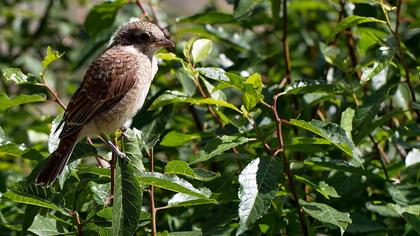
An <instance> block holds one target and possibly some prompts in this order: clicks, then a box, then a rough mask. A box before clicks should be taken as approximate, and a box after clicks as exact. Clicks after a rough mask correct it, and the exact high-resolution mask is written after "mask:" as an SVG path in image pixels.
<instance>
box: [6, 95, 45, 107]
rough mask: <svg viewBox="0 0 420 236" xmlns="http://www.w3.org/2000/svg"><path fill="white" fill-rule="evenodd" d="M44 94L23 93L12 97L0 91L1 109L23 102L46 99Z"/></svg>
mask: <svg viewBox="0 0 420 236" xmlns="http://www.w3.org/2000/svg"><path fill="white" fill-rule="evenodd" d="M45 98H46V96H45V95H44V94H32V95H27V94H21V95H17V96H15V97H14V98H12V99H10V98H9V97H8V96H7V95H6V94H5V93H0V111H4V110H6V109H8V108H11V107H14V106H19V105H22V104H27V103H33V102H42V101H45Z"/></svg>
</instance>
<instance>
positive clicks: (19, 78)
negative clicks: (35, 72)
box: [1, 68, 34, 84]
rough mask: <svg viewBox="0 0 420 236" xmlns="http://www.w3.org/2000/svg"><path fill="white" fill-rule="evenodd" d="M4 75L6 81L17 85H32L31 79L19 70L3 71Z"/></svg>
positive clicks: (9, 69)
mask: <svg viewBox="0 0 420 236" xmlns="http://www.w3.org/2000/svg"><path fill="white" fill-rule="evenodd" d="M1 71H2V75H3V77H4V78H5V79H6V81H12V82H13V83H15V84H24V83H32V82H34V81H33V80H31V77H29V76H27V75H25V74H24V73H23V72H22V71H21V70H20V69H19V68H5V69H2V70H1Z"/></svg>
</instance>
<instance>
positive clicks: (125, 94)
mask: <svg viewBox="0 0 420 236" xmlns="http://www.w3.org/2000/svg"><path fill="white" fill-rule="evenodd" d="M162 47H174V43H173V42H172V41H170V40H169V39H167V38H166V37H165V35H164V33H163V32H162V30H161V29H160V28H159V27H158V26H156V25H155V24H153V23H150V22H144V21H133V22H130V23H127V24H125V25H123V26H122V27H120V29H119V30H118V31H117V32H116V34H115V35H114V38H113V40H112V42H111V44H110V45H109V46H108V48H107V49H106V50H105V52H104V53H103V54H102V55H100V56H99V57H97V58H96V59H95V60H94V61H93V62H92V64H91V65H90V66H89V68H88V70H87V72H86V74H85V76H84V78H83V82H82V84H81V85H80V87H79V88H78V89H77V90H76V92H75V93H74V95H73V96H72V98H71V100H70V102H69V104H68V106H67V109H66V111H65V112H64V116H63V119H62V121H61V123H60V125H59V126H58V128H57V129H59V127H61V126H62V125H63V124H64V126H63V129H62V131H61V133H60V135H59V138H60V143H59V145H58V148H57V149H56V150H55V151H54V152H53V153H52V154H51V155H50V157H49V159H48V160H47V162H46V164H45V165H44V166H43V168H42V170H41V171H40V172H39V174H38V176H37V178H36V183H37V184H39V185H44V186H45V185H50V184H51V183H53V182H54V181H55V180H56V179H57V177H58V176H59V175H60V173H61V172H62V171H63V168H64V167H65V165H66V164H67V162H68V161H69V158H70V156H71V153H72V151H73V148H74V146H75V145H76V143H77V142H78V141H79V140H81V139H82V138H84V137H86V136H91V135H100V136H102V137H105V136H104V134H106V133H110V132H115V131H116V130H118V129H119V128H121V127H122V126H123V124H124V123H125V122H126V121H127V120H128V119H130V118H132V117H133V116H134V115H135V114H136V113H137V111H138V110H139V109H140V108H141V107H142V106H143V103H144V100H145V98H146V95H147V93H148V91H149V87H150V83H151V82H152V80H153V77H154V76H155V74H156V72H157V70H158V67H157V66H158V65H157V60H156V58H155V54H156V52H157V51H158V50H159V49H160V48H162ZM108 143H109V144H110V146H111V148H112V147H113V145H112V143H110V142H109V141H108ZM113 151H114V152H117V153H118V150H117V149H116V148H115V147H113ZM119 154H121V153H119Z"/></svg>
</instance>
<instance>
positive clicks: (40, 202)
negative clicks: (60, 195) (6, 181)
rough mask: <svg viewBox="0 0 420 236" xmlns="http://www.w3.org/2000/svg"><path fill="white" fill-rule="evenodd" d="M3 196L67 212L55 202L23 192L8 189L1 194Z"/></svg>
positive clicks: (19, 201)
mask: <svg viewBox="0 0 420 236" xmlns="http://www.w3.org/2000/svg"><path fill="white" fill-rule="evenodd" d="M3 197H5V198H8V199H10V200H12V201H14V202H18V203H24V204H28V205H33V206H40V207H44V208H48V209H52V210H56V211H59V212H61V213H64V214H67V213H66V212H65V211H64V210H63V209H61V208H60V207H59V206H57V205H56V204H54V203H52V202H50V201H47V200H44V199H41V198H38V197H35V196H27V195H26V194H25V193H20V192H15V191H11V190H9V191H7V192H6V193H4V194H3Z"/></svg>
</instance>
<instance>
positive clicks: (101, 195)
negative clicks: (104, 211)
mask: <svg viewBox="0 0 420 236" xmlns="http://www.w3.org/2000/svg"><path fill="white" fill-rule="evenodd" d="M88 186H89V189H90V192H91V193H92V198H93V200H94V201H95V202H96V203H97V204H99V205H100V206H104V205H105V204H107V203H108V200H109V193H110V191H111V184H110V183H106V184H98V183H94V182H89V184H88Z"/></svg>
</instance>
